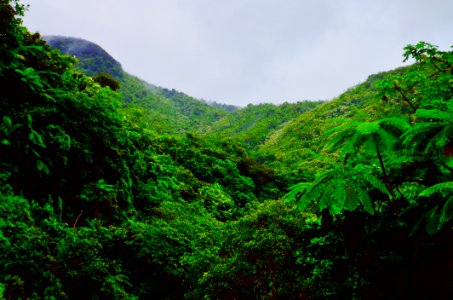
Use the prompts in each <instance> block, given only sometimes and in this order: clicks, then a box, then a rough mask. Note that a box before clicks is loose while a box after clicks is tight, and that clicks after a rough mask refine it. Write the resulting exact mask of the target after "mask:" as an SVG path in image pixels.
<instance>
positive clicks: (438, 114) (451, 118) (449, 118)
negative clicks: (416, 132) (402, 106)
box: [415, 109, 453, 123]
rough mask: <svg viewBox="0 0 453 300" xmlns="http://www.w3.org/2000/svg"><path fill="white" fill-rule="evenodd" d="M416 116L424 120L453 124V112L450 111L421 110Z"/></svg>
mask: <svg viewBox="0 0 453 300" xmlns="http://www.w3.org/2000/svg"><path fill="white" fill-rule="evenodd" d="M415 115H416V116H417V117H420V118H423V119H431V120H436V121H441V122H450V123H453V112H450V111H441V110H438V109H419V110H417V112H416V113H415Z"/></svg>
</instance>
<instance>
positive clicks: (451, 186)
mask: <svg viewBox="0 0 453 300" xmlns="http://www.w3.org/2000/svg"><path fill="white" fill-rule="evenodd" d="M436 193H440V194H442V195H443V196H444V195H446V194H449V193H453V181H448V182H442V183H438V184H435V185H433V186H431V187H429V188H427V189H425V190H424V191H423V192H421V193H420V196H421V197H429V196H431V195H432V194H436Z"/></svg>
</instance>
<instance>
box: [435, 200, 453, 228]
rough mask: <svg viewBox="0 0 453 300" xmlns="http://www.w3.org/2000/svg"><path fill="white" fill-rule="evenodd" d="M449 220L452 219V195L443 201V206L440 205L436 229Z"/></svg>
mask: <svg viewBox="0 0 453 300" xmlns="http://www.w3.org/2000/svg"><path fill="white" fill-rule="evenodd" d="M450 220H453V196H451V197H450V198H448V200H447V202H445V204H444V206H443V207H442V211H441V212H440V217H439V225H438V226H437V230H440V229H441V228H442V226H443V225H444V224H445V223H447V222H449V221H450Z"/></svg>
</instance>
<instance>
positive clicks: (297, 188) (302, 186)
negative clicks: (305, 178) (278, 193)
mask: <svg viewBox="0 0 453 300" xmlns="http://www.w3.org/2000/svg"><path fill="white" fill-rule="evenodd" d="M309 185H310V183H309V182H300V183H298V184H295V185H293V186H291V188H290V192H289V193H287V194H286V195H285V196H283V198H284V199H286V200H288V201H295V200H297V198H298V196H299V195H301V194H303V193H305V192H306V191H307V189H308V187H309Z"/></svg>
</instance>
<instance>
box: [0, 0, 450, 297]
mask: <svg viewBox="0 0 453 300" xmlns="http://www.w3.org/2000/svg"><path fill="white" fill-rule="evenodd" d="M24 12H25V7H24V6H23V5H22V4H21V3H20V2H19V1H12V0H1V1H0V82H1V86H2V88H1V89H0V299H449V298H451V295H453V235H452V234H453V232H452V231H453V140H452V137H453V101H452V98H453V97H452V95H453V75H452V70H453V52H451V51H441V50H439V49H438V48H437V47H436V46H433V45H431V44H429V43H427V42H419V43H417V44H415V45H408V46H407V47H406V48H405V49H404V50H402V53H403V54H404V57H405V58H406V59H412V60H414V62H415V63H414V64H412V65H410V66H408V67H404V68H400V69H396V70H393V71H390V72H384V73H380V74H376V75H371V76H370V77H369V78H368V79H367V80H366V81H365V82H364V83H361V84H358V85H357V86H355V87H352V88H350V89H349V90H347V91H346V92H345V93H343V94H342V95H340V96H339V97H338V98H336V99H334V100H332V101H328V102H319V101H318V102H309V101H302V102H298V103H293V104H290V103H284V104H282V105H272V104H260V105H249V106H247V107H245V108H237V109H235V108H232V107H228V106H221V105H219V104H217V105H207V104H206V103H205V102H203V101H198V100H197V99H193V98H191V97H189V96H187V95H185V94H183V93H180V92H178V91H175V90H171V89H164V88H159V87H156V86H153V85H150V84H147V83H146V82H143V81H141V80H140V79H138V78H136V77H134V76H132V75H130V74H127V73H125V72H124V71H123V70H122V69H121V65H120V64H119V63H118V64H116V63H114V62H112V64H110V65H108V66H107V69H103V66H102V64H100V65H99V64H98V62H97V60H91V61H90V59H92V57H91V56H87V57H86V58H83V57H79V59H80V60H79V61H78V60H77V59H76V58H74V57H73V56H71V55H65V54H62V53H61V52H60V51H59V50H56V49H55V48H52V47H50V46H49V45H48V44H47V42H46V41H45V40H43V39H42V38H41V36H40V34H39V33H30V32H29V31H28V30H27V29H26V28H25V27H23V25H22V20H21V17H22V16H23V14H24ZM98 53H103V52H98ZM103 55H105V53H103ZM85 59H87V60H85ZM83 63H86V65H85V66H88V67H89V66H90V64H95V65H97V66H100V67H102V68H97V69H94V70H95V71H94V72H93V73H89V72H87V70H86V69H84V68H83V66H84V65H83ZM104 67H105V66H104ZM112 67H113V69H114V70H115V71H117V73H115V72H111V70H112ZM109 71H110V73H109Z"/></svg>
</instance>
